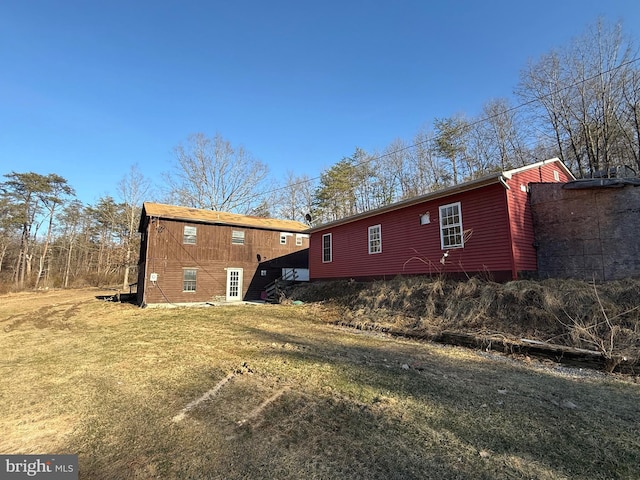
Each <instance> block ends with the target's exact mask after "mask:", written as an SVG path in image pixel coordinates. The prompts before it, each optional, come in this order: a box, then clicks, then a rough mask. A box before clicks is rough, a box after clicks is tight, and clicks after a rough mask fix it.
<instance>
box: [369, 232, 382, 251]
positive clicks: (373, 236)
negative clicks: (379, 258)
mask: <svg viewBox="0 0 640 480" xmlns="http://www.w3.org/2000/svg"><path fill="white" fill-rule="evenodd" d="M373 253H382V227H380V225H372V226H370V227H369V254H370V255H371V254H373Z"/></svg>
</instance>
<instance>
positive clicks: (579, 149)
mask: <svg viewBox="0 0 640 480" xmlns="http://www.w3.org/2000/svg"><path fill="white" fill-rule="evenodd" d="M637 53H638V52H637V50H636V48H635V46H634V44H633V41H632V39H631V38H630V37H629V36H628V35H626V34H625V33H624V32H623V29H622V26H621V25H620V24H609V23H606V22H605V21H603V20H598V21H597V22H596V23H595V24H594V25H592V26H590V27H588V28H587V29H586V30H585V31H584V33H583V34H582V35H581V36H579V37H577V38H575V39H574V40H573V41H572V42H570V43H569V44H567V45H565V46H563V47H560V48H557V49H554V50H553V51H551V52H549V53H547V54H544V55H542V56H541V57H540V58H538V59H536V60H532V61H530V62H529V63H528V64H527V65H526V66H525V67H524V68H523V69H522V70H521V72H520V81H519V83H518V85H516V86H515V89H514V97H513V98H514V100H509V99H508V98H506V97H505V98H498V99H491V100H488V101H487V102H486V103H485V104H484V106H483V108H482V111H481V112H480V113H479V114H477V115H475V116H467V115H465V114H455V115H452V116H450V117H447V118H436V119H433V122H432V125H431V126H428V127H424V128H423V129H421V130H419V131H418V132H417V133H416V134H415V135H414V136H413V137H412V138H410V139H396V140H394V141H393V142H391V143H390V144H389V145H387V146H386V147H384V148H382V149H381V150H379V151H371V152H367V151H364V150H363V149H361V148H357V147H356V148H355V150H354V152H353V153H352V154H350V155H348V156H345V157H344V158H342V159H341V160H339V161H338V162H336V163H335V164H334V165H332V166H331V167H330V168H327V169H326V170H324V171H323V172H322V173H321V175H320V176H319V177H317V178H310V177H309V176H308V175H305V174H303V175H296V174H294V173H291V172H289V173H287V175H286V178H284V179H281V180H279V181H278V180H274V179H273V178H271V177H270V175H269V169H268V166H267V165H266V164H265V163H263V162H261V161H259V160H257V159H255V158H254V157H253V156H252V155H251V154H250V153H249V152H248V151H247V150H245V149H244V148H243V147H237V146H233V145H232V144H231V143H230V142H229V141H228V140H226V139H224V138H223V137H222V136H221V135H220V134H215V135H214V136H213V137H209V136H206V135H205V134H202V133H199V134H194V135H191V136H189V137H188V138H187V139H186V140H185V141H184V142H183V143H181V144H180V145H178V146H177V147H176V148H175V149H174V153H175V160H176V161H175V164H174V166H173V168H172V170H171V171H170V172H167V173H166V174H165V178H164V181H163V185H164V186H165V190H164V191H162V192H158V193H156V192H157V190H155V189H153V186H152V185H151V182H150V181H149V180H148V179H146V178H145V177H144V176H143V175H142V174H141V173H140V172H139V171H138V169H137V167H132V168H131V171H130V172H129V173H128V174H127V175H125V177H124V178H123V179H122V180H121V182H120V183H119V184H118V188H117V191H118V199H117V200H116V199H114V198H112V197H109V196H106V197H103V198H100V199H99V200H98V202H97V203H96V204H95V205H84V204H82V203H81V202H80V201H79V200H77V199H76V198H75V192H74V190H73V188H72V186H70V185H68V184H67V181H66V180H65V179H64V178H62V177H60V176H58V175H56V174H38V173H34V172H26V173H17V172H10V173H7V174H5V175H4V178H5V181H3V182H0V284H2V285H5V286H11V287H12V288H18V289H19V288H27V287H28V288H32V287H36V288H38V287H41V286H61V287H67V286H77V285H99V284H102V285H104V284H112V285H114V284H119V285H121V288H127V286H128V284H129V282H135V274H136V271H135V269H136V266H137V259H138V249H139V238H138V235H137V226H138V221H139V216H140V210H141V206H142V202H143V201H148V200H154V199H160V200H161V201H163V202H165V203H171V204H177V205H183V206H189V207H194V208H205V209H212V210H218V211H228V212H236V213H244V214H250V215H257V216H264V217H278V218H285V219H292V220H298V221H303V222H310V223H312V224H318V223H323V222H327V221H332V220H336V219H339V218H342V217H344V216H349V215H354V214H357V213H360V212H363V211H366V210H370V209H373V208H377V207H380V206H383V205H387V204H389V203H392V202H395V201H398V200H401V199H404V198H409V197H412V196H415V195H420V194H424V193H427V192H430V191H434V190H438V189H441V188H445V187H448V186H451V185H455V184H457V183H460V182H464V181H467V180H470V179H474V178H478V177H481V176H483V175H487V174H489V173H493V172H498V171H502V170H506V169H510V168H517V167H520V166H524V165H527V164H530V163H533V162H535V161H539V160H543V159H547V158H552V157H558V158H560V159H561V160H562V161H563V162H564V163H565V164H566V165H567V166H568V167H569V168H570V169H571V170H572V171H573V172H574V174H575V175H576V176H578V177H589V176H611V175H615V174H616V172H617V170H616V169H618V168H620V167H628V169H627V170H626V171H627V172H640V70H639V68H638V65H639V64H640V61H639V59H638V56H637ZM514 102H516V103H514Z"/></svg>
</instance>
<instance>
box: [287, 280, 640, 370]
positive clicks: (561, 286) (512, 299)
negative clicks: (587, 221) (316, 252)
mask: <svg viewBox="0 0 640 480" xmlns="http://www.w3.org/2000/svg"><path fill="white" fill-rule="evenodd" d="M289 295H290V298H291V299H292V300H301V301H304V302H320V301H322V302H325V303H327V304H330V305H332V306H335V307H338V308H339V310H340V315H341V317H342V318H341V319H340V321H341V322H344V323H347V324H349V325H351V326H354V327H357V328H369V329H375V330H383V331H389V332H393V333H397V334H406V335H411V336H418V337H424V338H433V337H434V336H436V335H438V334H440V333H442V332H444V331H447V332H462V333H473V334H477V335H501V336H504V337H505V338H509V339H515V340H517V339H520V338H528V339H532V340H539V341H542V342H549V343H553V344H558V345H564V346H569V347H576V348H583V349H589V350H595V351H598V352H600V353H602V354H603V355H604V356H605V357H607V358H610V357H612V356H628V357H631V358H638V357H639V356H640V280H621V281H615V282H607V283H602V284H596V285H594V284H593V283H590V282H583V281H578V280H560V279H549V280H543V281H529V280H518V281H513V282H508V283H504V284H500V283H495V282H490V281H485V280H481V279H477V278H471V279H469V280H467V281H454V280H449V279H445V278H423V277H397V278H395V279H393V280H388V281H376V282H370V283H360V282H353V281H336V282H318V283H313V284H308V285H304V286H298V287H296V288H295V289H294V290H292V291H291V292H290V294H289Z"/></svg>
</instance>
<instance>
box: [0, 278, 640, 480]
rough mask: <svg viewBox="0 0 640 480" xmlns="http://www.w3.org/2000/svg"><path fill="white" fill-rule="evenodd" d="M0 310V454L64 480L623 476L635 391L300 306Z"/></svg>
mask: <svg viewBox="0 0 640 480" xmlns="http://www.w3.org/2000/svg"><path fill="white" fill-rule="evenodd" d="M100 293H101V292H98V291H92V290H81V291H66V292H51V293H43V294H33V293H31V294H13V295H3V296H0V376H1V377H2V382H1V383H0V409H1V411H2V415H1V416H0V433H1V435H0V453H2V454H9V453H22V454H28V453H77V454H79V458H80V478H84V479H127V478H140V479H145V478H163V479H167V478H169V479H172V478H176V479H182V478H194V479H195V478H205V479H206V478H211V479H217V478H219V479H241V478H246V479H259V478H278V479H284V478H291V479H314V478H318V479H328V478H331V479H332V478H340V479H394V478H397V479H412V478H415V479H429V478H433V479H444V480H446V479H467V478H468V479H516V478H523V479H525V478H526V479H532V478H533V479H637V478H640V385H639V384H638V383H636V382H635V380H634V379H630V378H622V377H620V376H612V375H604V374H601V373H593V372H590V373H589V374H588V375H587V374H584V372H578V371H575V372H567V371H566V370H565V371H560V370H559V369H555V368H552V367H548V366H547V367H546V368H542V367H541V366H540V365H539V364H537V363H535V362H530V363H526V362H513V361H510V360H506V359H505V358H504V357H501V356H497V355H489V354H486V353H484V352H474V351H470V350H466V349H463V348H456V347H443V346H438V345H433V344H428V343H419V342H413V341H407V340H401V339H397V338H392V337H387V336H381V335H373V334H369V333H362V332H359V331H354V330H348V329H342V328H338V327H335V326H332V325H329V324H328V321H330V320H335V317H334V316H332V314H331V313H330V312H328V311H326V310H324V309H322V308H321V307H319V306H316V305H311V304H308V305H302V306H275V305H241V306H231V307H211V308H191V309H186V308H180V309H139V308H137V307H135V306H132V305H126V304H118V303H109V302H103V301H100V300H97V299H96V298H95V296H96V295H99V294H100Z"/></svg>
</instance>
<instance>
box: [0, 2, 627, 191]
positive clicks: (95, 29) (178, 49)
mask: <svg viewBox="0 0 640 480" xmlns="http://www.w3.org/2000/svg"><path fill="white" fill-rule="evenodd" d="M598 16H603V17H604V18H605V19H606V20H607V21H610V22H615V21H622V22H623V28H624V31H625V32H626V33H628V34H630V35H632V36H633V37H634V38H635V40H636V42H637V44H638V45H640V2H639V1H637V0H608V1H604V0H599V1H594V0H554V1H549V0H536V1H535V2H533V1H531V2H524V1H519V0H510V1H503V0H496V1H491V0H485V1H483V2H480V1H471V0H466V1H463V0H451V1H444V0H443V1H439V2H436V1H428V0H422V1H418V0H412V1H409V0H396V1H385V2H383V1H372V0H369V1H348V0H343V1H334V0H323V1H321V2H319V1H316V2H307V1H305V0H298V1H295V2H294V1H279V0H273V1H270V2H265V1H254V0H244V1H243V0H238V1H235V2H233V1H213V0H212V1H189V0H183V1H162V0H155V1H146V0H145V1H132V0H129V1H120V0H112V1H98V0H95V1H93V0H85V1H66V0H56V1H54V0H50V1H44V0H4V1H3V2H1V3H0V175H4V174H6V173H9V172H12V171H16V172H27V171H34V172H37V173H41V174H48V173H56V174H58V175H61V176H63V177H64V178H66V179H67V180H68V182H69V184H70V185H71V186H72V187H73V188H75V189H76V192H77V194H78V198H79V199H80V200H82V201H83V202H85V203H95V202H96V201H97V200H98V198H100V197H101V196H104V195H112V196H117V191H116V186H117V183H118V181H119V180H120V179H121V178H123V176H124V175H125V174H126V173H127V172H128V171H129V169H130V167H131V166H132V165H134V164H135V165H137V166H138V168H139V170H140V171H141V172H142V173H143V174H144V175H145V176H147V177H148V178H149V179H151V180H152V181H153V182H154V183H156V184H159V183H160V182H161V176H160V175H159V172H162V171H168V170H170V169H171V167H172V165H173V164H174V163H175V160H174V156H173V152H172V150H173V148H174V147H175V146H176V145H178V144H179V143H180V142H183V141H184V140H185V139H186V138H187V136H188V135H189V134H191V133H196V132H203V133H205V134H207V135H210V136H213V135H214V134H215V133H219V134H220V135H222V137H224V138H225V139H226V140H229V141H230V142H231V143H232V144H233V145H235V146H238V145H242V146H243V147H244V148H245V149H246V150H248V151H249V152H250V153H251V154H252V155H253V156H254V157H255V158H256V159H258V160H260V161H262V162H264V163H266V164H267V165H268V166H269V168H270V172H271V176H272V177H273V178H274V179H275V180H276V181H282V180H283V179H284V177H285V175H286V172H287V171H291V172H293V173H295V174H298V175H301V174H307V175H309V176H310V177H315V176H317V175H319V174H320V173H321V171H322V170H323V169H326V168H328V167H330V166H331V165H333V164H334V163H336V162H337V161H339V160H340V159H341V158H343V157H346V156H349V155H350V154H351V153H353V151H354V150H355V148H356V147H360V148H363V149H364V150H366V151H374V150H382V149H383V148H385V147H386V146H387V145H389V144H390V143H391V142H392V141H393V140H394V139H396V138H402V139H404V140H406V141H410V140H411V139H412V137H413V136H414V134H415V133H416V132H417V131H418V130H419V129H420V128H421V127H423V126H425V125H430V124H431V123H432V121H433V119H434V118H442V117H447V116H451V115H454V114H457V113H466V114H468V115H470V116H473V115H477V114H478V113H479V112H480V109H481V108H482V105H483V104H484V103H485V102H487V101H488V100H490V99H492V98H497V97H512V92H513V89H514V88H515V86H516V85H517V82H518V77H519V74H520V71H521V70H522V69H523V68H524V67H525V65H526V63H527V61H528V60H530V59H536V58H538V57H539V56H540V55H542V54H545V53H548V52H549V51H550V50H551V49H552V48H554V47H559V46H563V45H565V44H567V43H568V42H569V41H570V40H571V39H572V38H573V37H576V36H578V35H580V34H581V33H582V32H583V31H584V29H585V28H586V27H587V25H589V24H592V23H594V22H595V21H596V19H597V18H598ZM0 180H3V178H0Z"/></svg>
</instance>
